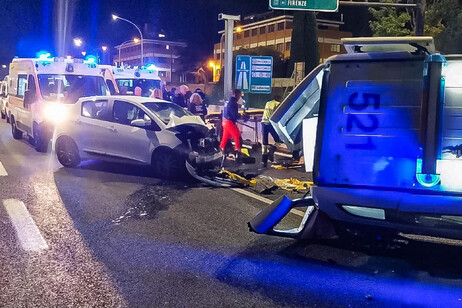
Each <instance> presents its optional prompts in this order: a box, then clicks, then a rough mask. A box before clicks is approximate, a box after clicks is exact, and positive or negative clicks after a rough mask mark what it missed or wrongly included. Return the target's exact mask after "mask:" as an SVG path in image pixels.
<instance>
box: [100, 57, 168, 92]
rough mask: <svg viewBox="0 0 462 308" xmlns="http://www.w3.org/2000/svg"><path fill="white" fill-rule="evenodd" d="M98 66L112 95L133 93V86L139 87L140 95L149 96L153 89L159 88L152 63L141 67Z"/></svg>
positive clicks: (159, 84) (155, 70)
mask: <svg viewBox="0 0 462 308" xmlns="http://www.w3.org/2000/svg"><path fill="white" fill-rule="evenodd" d="M99 67H100V68H101V71H102V73H103V75H104V79H105V80H106V83H107V86H108V88H109V90H110V92H111V94H112V95H115V94H119V95H134V94H135V88H136V87H140V88H141V96H144V97H149V96H151V94H152V92H153V91H154V89H160V88H161V80H160V78H159V75H158V69H157V68H156V67H155V66H154V65H153V64H151V65H148V66H143V67H119V66H110V65H100V66H99Z"/></svg>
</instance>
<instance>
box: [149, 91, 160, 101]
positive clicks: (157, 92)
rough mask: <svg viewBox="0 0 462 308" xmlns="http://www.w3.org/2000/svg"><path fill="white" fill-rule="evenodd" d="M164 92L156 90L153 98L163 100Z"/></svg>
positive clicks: (152, 95) (153, 92)
mask: <svg viewBox="0 0 462 308" xmlns="http://www.w3.org/2000/svg"><path fill="white" fill-rule="evenodd" d="M162 96H163V95H162V90H161V89H154V91H152V93H151V96H150V97H151V98H157V99H162Z"/></svg>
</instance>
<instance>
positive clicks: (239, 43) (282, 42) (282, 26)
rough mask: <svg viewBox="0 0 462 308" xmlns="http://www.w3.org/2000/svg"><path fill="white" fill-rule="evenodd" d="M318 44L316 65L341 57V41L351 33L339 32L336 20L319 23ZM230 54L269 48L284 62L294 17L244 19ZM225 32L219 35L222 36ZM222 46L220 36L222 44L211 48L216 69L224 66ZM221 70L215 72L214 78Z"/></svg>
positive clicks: (339, 22)
mask: <svg viewBox="0 0 462 308" xmlns="http://www.w3.org/2000/svg"><path fill="white" fill-rule="evenodd" d="M317 24H318V31H317V34H318V42H319V61H320V63H322V62H324V61H325V60H326V59H327V58H328V57H330V56H333V55H336V54H339V53H344V52H345V49H344V47H343V45H342V42H341V40H340V39H341V38H342V37H351V36H352V34H351V32H345V31H340V26H341V25H343V24H344V23H343V21H342V19H341V18H339V20H326V19H318V20H317ZM235 29H236V30H235V33H234V40H233V51H236V50H240V49H251V48H257V47H263V46H265V47H270V48H274V49H275V50H277V51H279V52H280V53H281V54H282V55H283V56H284V58H290V48H291V43H292V29H293V16H292V15H288V14H284V13H283V14H279V13H277V12H275V11H272V12H268V13H265V14H258V15H251V16H247V17H245V18H244V20H243V21H242V23H241V25H240V26H238V27H236V28H235ZM223 33H224V31H220V34H223ZM224 48H225V42H224V38H223V36H222V37H221V41H220V42H219V43H216V44H215V45H214V51H213V58H214V61H215V63H216V65H217V67H218V68H221V67H222V66H223V64H224V58H223V54H224ZM219 74H220V70H219V69H217V75H219Z"/></svg>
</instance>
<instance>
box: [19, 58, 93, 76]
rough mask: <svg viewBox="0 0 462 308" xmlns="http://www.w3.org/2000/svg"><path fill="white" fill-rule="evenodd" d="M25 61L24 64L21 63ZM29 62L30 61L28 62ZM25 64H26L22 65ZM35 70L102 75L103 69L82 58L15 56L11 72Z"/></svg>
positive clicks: (40, 72) (48, 72) (40, 71)
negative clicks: (85, 61)
mask: <svg viewBox="0 0 462 308" xmlns="http://www.w3.org/2000/svg"><path fill="white" fill-rule="evenodd" d="M21 63H24V64H21ZM27 63H30V65H29V64H27ZM22 65H24V66H22ZM25 70H27V71H28V72H29V73H31V72H32V71H35V72H36V73H37V74H69V75H85V76H101V69H100V68H98V65H96V64H95V63H84V62H83V60H81V59H65V58H47V59H37V58H15V59H13V62H12V63H11V65H10V72H12V71H18V72H20V71H25Z"/></svg>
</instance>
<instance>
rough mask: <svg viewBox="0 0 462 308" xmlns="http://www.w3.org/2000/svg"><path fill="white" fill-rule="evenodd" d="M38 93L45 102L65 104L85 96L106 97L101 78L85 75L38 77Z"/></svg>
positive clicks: (104, 86) (104, 85)
mask: <svg viewBox="0 0 462 308" xmlns="http://www.w3.org/2000/svg"><path fill="white" fill-rule="evenodd" d="M38 81H39V87H40V92H41V93H42V97H43V98H44V99H45V100H49V101H53V100H57V99H63V100H64V101H65V102H66V103H71V104H73V103H75V102H76V101H77V100H78V99H79V98H81V97H86V96H104V95H107V92H108V91H107V86H106V83H105V82H104V79H103V77H99V76H85V75H51V74H46V75H44V74H41V75H38Z"/></svg>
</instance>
